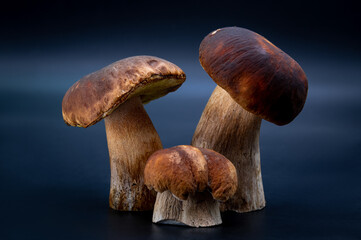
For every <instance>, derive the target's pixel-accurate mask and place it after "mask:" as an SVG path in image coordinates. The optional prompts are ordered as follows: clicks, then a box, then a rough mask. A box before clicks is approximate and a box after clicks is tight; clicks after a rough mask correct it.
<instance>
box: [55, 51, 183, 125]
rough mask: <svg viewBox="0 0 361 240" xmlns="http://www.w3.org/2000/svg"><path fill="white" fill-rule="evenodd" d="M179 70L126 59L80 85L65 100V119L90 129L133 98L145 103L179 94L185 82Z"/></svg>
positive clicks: (167, 64)
mask: <svg viewBox="0 0 361 240" xmlns="http://www.w3.org/2000/svg"><path fill="white" fill-rule="evenodd" d="M185 77H186V76H185V74H184V72H183V71H182V69H180V68H179V67H178V66H176V65H175V64H173V63H171V62H168V61H166V60H164V59H161V58H157V57H152V56H135V57H129V58H125V59H122V60H120V61H117V62H115V63H113V64H110V65H109V66H106V67H104V68H102V69H100V70H99V71H96V72H94V73H91V74H89V75H87V76H85V77H83V78H82V79H80V80H79V81H78V82H76V83H75V84H74V85H73V86H72V87H71V88H70V89H69V90H68V91H67V92H66V94H65V96H64V98H63V104H62V108H63V118H64V121H65V122H66V123H67V124H69V125H71V126H78V127H88V126H91V125H93V124H95V123H97V122H98V121H100V120H102V119H103V118H104V117H106V116H108V115H109V114H111V113H112V111H113V110H114V109H116V108H117V107H118V106H119V105H120V104H122V103H123V102H125V101H126V100H127V99H129V98H130V97H133V96H140V98H141V100H142V102H143V103H147V102H150V101H152V100H154V99H156V98H159V97H162V96H164V95H166V94H167V93H169V92H172V91H175V90H177V89H178V88H179V87H180V86H181V85H182V83H183V82H184V81H185Z"/></svg>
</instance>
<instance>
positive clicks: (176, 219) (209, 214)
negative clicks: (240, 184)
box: [153, 191, 222, 227]
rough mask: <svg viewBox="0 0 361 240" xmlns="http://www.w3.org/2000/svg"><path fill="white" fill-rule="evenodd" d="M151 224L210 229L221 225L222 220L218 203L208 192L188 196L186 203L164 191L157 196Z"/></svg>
mask: <svg viewBox="0 0 361 240" xmlns="http://www.w3.org/2000/svg"><path fill="white" fill-rule="evenodd" d="M153 222H154V223H163V224H175V225H187V226H191V227H210V226H215V225H219V224H221V223H222V219H221V214H220V211H219V203H218V202H217V201H216V200H214V199H213V197H212V195H211V193H210V192H208V191H206V192H202V193H196V194H195V195H194V196H188V199H187V200H186V201H180V200H178V199H176V198H175V197H174V196H173V195H172V193H171V192H170V191H165V192H163V193H158V194H157V200H156V202H155V205H154V212H153Z"/></svg>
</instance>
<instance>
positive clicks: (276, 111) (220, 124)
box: [62, 27, 308, 227]
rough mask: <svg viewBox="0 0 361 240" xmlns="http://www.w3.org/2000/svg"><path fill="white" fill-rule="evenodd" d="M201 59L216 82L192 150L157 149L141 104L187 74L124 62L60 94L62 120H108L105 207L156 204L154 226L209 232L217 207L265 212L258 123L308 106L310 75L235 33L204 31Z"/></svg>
mask: <svg viewBox="0 0 361 240" xmlns="http://www.w3.org/2000/svg"><path fill="white" fill-rule="evenodd" d="M199 60H200V63H201V65H202V67H203V69H204V70H205V71H206V72H207V73H208V74H209V76H210V77H211V78H212V79H213V80H214V82H216V83H217V85H218V86H217V87H216V88H215V90H214V91H213V94H212V95H211V97H210V99H209V101H208V103H207V105H206V107H205V109H204V111H203V113H202V116H201V118H200V120H199V123H198V126H197V128H196V130H195V133H194V135H193V138H192V142H191V145H180V146H176V147H172V148H168V149H163V147H162V143H161V141H160V138H159V136H158V134H157V132H156V130H155V128H154V126H153V124H152V121H151V120H150V118H149V116H148V115H147V113H146V111H145V109H144V107H143V104H145V103H148V102H150V101H152V100H154V99H157V98H159V97H162V96H164V95H166V94H168V93H169V92H172V91H175V90H177V89H178V88H179V87H180V86H181V85H182V84H183V82H184V81H185V78H186V76H185V74H184V72H183V71H182V70H181V69H180V68H179V67H178V66H176V65H175V64H173V63H170V62H168V61H166V60H164V59H160V58H157V57H153V56H135V57H129V58H125V59H123V60H120V61H117V62H115V63H113V64H111V65H109V66H107V67H104V68H102V69H100V70H99V71H96V72H94V73H91V74H89V75H87V76H85V77H83V78H82V79H80V80H79V81H78V82H76V83H75V84H74V85H73V86H72V87H71V88H70V89H69V90H68V91H67V92H66V94H65V96H64V98H63V102H62V113H63V119H64V121H65V122H66V124H68V125H71V126H77V127H83V128H87V127H89V126H91V125H94V124H96V123H97V122H99V121H100V120H102V119H103V118H104V120H105V129H106V136H107V142H108V149H109V158H110V170H111V181H110V195H109V205H110V207H111V208H113V209H115V210H120V211H143V210H151V209H153V207H154V212H153V222H155V223H165V224H181V225H187V226H192V227H208V226H215V225H219V224H221V223H222V220H221V214H220V210H222V211H226V210H231V211H236V212H249V211H253V210H259V209H262V208H263V207H264V206H265V197H264V191H263V183H262V176H261V163H260V151H259V133H260V127H261V121H262V119H265V120H267V121H269V122H272V123H274V124H276V125H280V126H281V125H285V124H288V123H290V122H291V121H292V120H293V119H294V118H295V117H296V116H297V115H298V114H299V113H300V112H301V110H302V108H303V106H304V104H305V101H306V97H307V91H308V82H307V77H306V75H305V73H304V71H303V70H302V68H301V67H300V65H299V64H298V63H297V62H296V61H295V60H293V59H292V58H291V57H290V56H288V55H287V54H286V53H285V52H283V51H282V50H280V49H279V48H278V47H276V46H275V45H274V44H272V43H271V42H270V41H268V40H267V39H266V38H264V37H263V36H261V35H259V34H257V33H255V32H252V31H250V30H247V29H244V28H238V27H227V28H222V29H218V30H216V31H213V32H212V33H210V34H208V35H207V36H206V37H205V38H204V39H203V41H202V43H201V45H200V48H199ZM156 192H158V193H156Z"/></svg>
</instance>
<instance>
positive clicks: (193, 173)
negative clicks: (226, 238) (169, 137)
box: [144, 145, 237, 201]
mask: <svg viewBox="0 0 361 240" xmlns="http://www.w3.org/2000/svg"><path fill="white" fill-rule="evenodd" d="M144 182H145V184H146V185H147V186H148V188H150V189H154V190H155V191H157V192H164V191H166V190H169V191H171V192H172V194H173V195H175V196H176V197H177V198H179V199H181V200H187V198H188V196H189V195H193V194H195V193H196V192H204V191H205V190H209V191H210V192H211V194H212V196H213V198H214V199H216V200H218V201H226V200H228V199H229V198H230V197H232V196H233V195H234V194H235V192H236V189H237V172H236V168H235V167H234V166H233V164H232V163H231V162H230V161H229V160H228V159H227V158H226V157H224V156H223V155H221V154H219V153H217V152H215V151H212V150H209V149H204V148H196V147H193V146H188V145H180V146H176V147H172V148H168V149H162V150H158V151H156V152H155V153H153V155H151V156H150V157H149V159H148V161H147V163H146V166H145V170H144Z"/></svg>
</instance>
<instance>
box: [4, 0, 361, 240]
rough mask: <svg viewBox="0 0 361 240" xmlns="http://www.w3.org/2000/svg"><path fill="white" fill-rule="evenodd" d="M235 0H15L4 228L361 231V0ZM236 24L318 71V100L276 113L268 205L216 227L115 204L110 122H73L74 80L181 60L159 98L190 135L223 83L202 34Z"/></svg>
mask: <svg viewBox="0 0 361 240" xmlns="http://www.w3.org/2000/svg"><path fill="white" fill-rule="evenodd" d="M53 2H54V1H53ZM224 3H225V4H224V5H222V6H221V7H219V4H218V2H215V1H214V2H213V1H211V2H210V3H209V4H208V5H207V4H201V3H199V2H195V3H194V4H193V5H192V6H193V8H190V6H191V5H190V4H188V3H187V4H188V5H181V6H180V8H179V9H178V10H179V11H177V10H172V9H175V7H176V6H177V3H173V4H171V5H169V6H165V5H163V6H161V7H156V6H153V7H149V5H148V8H147V6H143V7H141V8H140V10H139V11H138V12H137V13H138V15H134V14H132V12H136V11H135V10H136V9H137V5H134V3H127V4H128V5H127V4H126V5H125V7H124V6H123V7H120V3H119V4H118V5H117V4H115V3H113V5H106V6H105V5H99V4H96V2H95V1H94V2H92V1H90V3H89V4H88V5H85V6H84V7H82V6H83V5H82V4H83V3H82V2H79V3H76V4H74V5H69V4H70V3H68V2H61V1H55V2H54V3H53V4H51V6H50V5H44V4H45V1H35V2H34V4H33V5H31V4H30V5H26V4H25V3H22V2H20V3H18V5H16V4H15V3H9V5H8V6H6V5H5V6H4V7H3V8H2V9H1V11H2V12H1V13H2V14H1V19H0V20H2V21H1V23H2V25H1V27H2V28H1V30H2V33H3V34H2V35H1V38H0V43H1V45H0V50H1V51H0V110H1V111H0V121H1V124H0V153H1V160H0V213H1V215H0V216H1V217H0V239H182V238H187V239H361V187H360V183H361V157H360V156H361V128H360V122H361V111H360V110H361V94H360V90H361V58H360V56H361V55H360V46H359V44H358V42H359V40H360V36H359V33H358V31H356V30H357V29H359V25H358V24H357V21H356V20H357V19H358V18H359V15H358V14H356V13H357V8H355V3H354V2H349V3H343V4H332V3H329V4H321V3H317V4H316V3H315V4H311V3H307V4H305V2H297V3H294V5H292V4H288V3H287V4H283V3H282V2H279V1H277V2H275V3H274V4H275V5H272V4H270V3H260V2H255V3H254V4H253V3H249V4H246V5H245V6H243V8H242V5H241V3H237V4H235V5H232V4H231V2H230V1H225V2H224ZM54 4H55V5H54ZM56 4H58V5H56ZM233 4H234V3H233ZM4 9H5V10H4ZM117 9H119V11H120V12H119V13H122V14H123V15H122V16H120V17H119V21H117V19H118V18H117V17H116V16H115V15H114V14H115V13H116V12H117ZM125 9H127V10H125ZM187 9H188V10H187ZM110 10H111V11H110ZM217 10H218V11H217ZM172 11H173V12H174V13H173V15H172V14H171V13H172ZM217 12H218V13H219V15H215V14H216V13H217ZM161 13H164V15H163V17H164V18H162V17H161ZM153 14H154V15H153ZM89 16H92V17H89ZM132 16H133V17H132ZM135 16H137V17H135ZM172 16H175V17H174V18H172ZM272 17H273V18H272ZM130 18H131V20H129V19H130ZM89 19H90V20H89ZM149 19H151V20H152V21H151V20H149ZM153 23H154V24H153ZM232 25H237V26H242V27H248V28H250V29H252V30H254V31H256V32H259V33H260V34H262V35H264V36H265V37H266V38H268V39H269V40H270V41H272V42H273V43H275V44H276V45H277V46H278V47H280V48H281V49H283V50H284V51H285V52H287V53H289V54H290V55H291V56H292V57H294V58H295V59H296V60H297V61H298V62H299V63H300V65H301V66H302V67H303V69H304V71H305V72H306V74H307V76H308V78H309V96H308V99H307V101H306V105H305V107H304V109H303V111H302V112H301V114H300V115H299V116H298V117H297V118H296V119H295V120H294V121H293V122H292V123H290V124H289V125H286V126H283V127H278V126H275V125H273V124H270V123H268V122H263V123H262V128H261V143H260V144H261V162H262V174H263V181H264V187H265V193H266V200H267V206H266V208H265V209H263V210H261V211H257V212H253V213H247V214H236V213H231V212H229V213H224V214H223V221H224V223H223V225H221V226H219V227H214V228H203V229H192V228H185V227H172V226H164V225H155V224H152V223H151V213H150V212H142V213H127V212H123V213H121V212H115V211H113V210H111V209H109V208H108V191H109V178H110V173H109V160H108V153H107V145H106V137H105V131H104V123H103V122H100V123H98V124H97V125H95V126H92V127H90V128H88V129H80V128H73V127H68V126H66V125H65V124H64V122H63V120H62V115H61V101H62V97H63V95H64V94H65V92H66V90H67V89H68V88H69V87H70V86H71V85H72V84H73V83H74V82H75V81H76V80H78V79H79V78H81V77H82V76H84V75H86V74H88V73H90V72H92V71H95V70H98V69H99V68H101V67H103V66H106V65H108V64H110V63H112V62H114V61H116V60H119V59H121V58H124V57H128V56H132V55H140V54H148V55H155V56H158V57H162V58H165V59H167V60H170V61H172V62H174V63H175V64H177V65H179V66H180V67H181V68H182V69H183V70H184V71H185V72H186V74H187V81H186V82H185V84H184V85H183V86H182V87H181V88H180V89H179V90H178V91H177V92H175V93H172V94H170V95H168V96H166V97H164V98H162V99H158V100H156V101H154V102H151V103H150V104H148V105H147V106H146V109H147V111H148V113H149V115H150V117H151V119H152V120H153V123H154V125H155V127H156V129H157V130H158V132H159V135H160V136H161V139H162V141H163V145H164V147H171V146H174V145H178V144H189V143H190V140H191V137H192V134H193V131H194V129H195V127H196V124H197V122H198V120H199V117H200V115H201V113H202V110H203V108H204V106H205V104H206V102H207V100H208V97H209V96H210V94H211V92H212V90H213V88H214V86H215V85H214V83H213V82H212V80H211V79H210V78H209V77H208V75H207V74H206V73H205V72H204V71H203V69H202V68H201V67H200V65H199V63H198V46H199V43H200V41H201V40H202V38H203V37H204V36H205V35H206V34H208V33H209V32H210V31H212V30H215V29H216V28H218V27H223V26H232Z"/></svg>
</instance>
